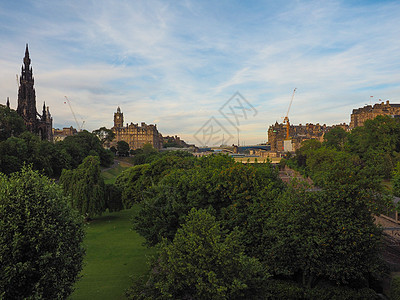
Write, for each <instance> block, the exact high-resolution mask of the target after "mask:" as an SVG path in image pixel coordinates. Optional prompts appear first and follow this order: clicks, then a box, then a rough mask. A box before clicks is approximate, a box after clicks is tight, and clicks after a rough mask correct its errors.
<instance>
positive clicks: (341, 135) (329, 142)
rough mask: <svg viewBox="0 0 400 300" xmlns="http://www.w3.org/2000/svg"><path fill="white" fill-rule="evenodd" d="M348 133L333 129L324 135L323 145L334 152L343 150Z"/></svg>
mask: <svg viewBox="0 0 400 300" xmlns="http://www.w3.org/2000/svg"><path fill="white" fill-rule="evenodd" d="M348 136H349V133H347V132H346V131H345V130H344V129H343V128H341V127H334V128H332V129H331V130H330V131H329V132H327V133H326V134H325V135H324V143H323V144H324V145H325V146H327V147H328V148H333V149H335V150H338V151H341V150H344V148H345V145H346V143H347V139H348Z"/></svg>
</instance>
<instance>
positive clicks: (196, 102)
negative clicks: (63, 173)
mask: <svg viewBox="0 0 400 300" xmlns="http://www.w3.org/2000/svg"><path fill="white" fill-rule="evenodd" d="M0 40H1V43H0V103H5V102H6V100H7V97H10V102H11V107H12V108H16V106H17V93H18V91H17V89H18V87H17V80H16V75H20V72H21V65H22V60H23V56H24V54H25V45H26V43H28V44H29V52H30V58H31V60H32V68H33V73H34V77H35V89H36V101H37V109H38V111H39V112H41V107H42V105H43V101H45V102H46V105H47V106H49V107H50V112H51V114H52V117H53V127H55V128H62V127H69V126H71V125H72V126H74V127H77V125H76V123H75V121H74V118H73V115H72V113H71V110H70V108H69V107H68V104H66V103H65V102H66V101H65V98H64V96H67V97H68V99H69V100H70V103H71V106H72V109H73V111H74V112H75V115H76V117H77V119H78V123H79V124H80V125H81V124H82V123H84V125H83V128H84V129H86V130H89V131H92V130H94V129H97V128H100V127H102V126H105V127H107V128H111V127H112V126H113V114H114V112H116V109H117V107H118V106H119V107H120V108H121V111H122V112H123V113H124V121H125V123H131V122H133V123H139V124H140V123H141V122H145V123H147V124H157V128H158V130H159V131H160V132H161V133H162V134H163V135H164V136H165V135H178V136H180V137H181V138H183V139H184V140H185V141H186V142H188V143H195V144H196V145H201V144H208V145H210V144H212V143H216V142H217V140H218V139H220V138H221V133H222V139H223V142H224V143H226V144H230V143H236V144H237V143H238V140H239V143H240V144H241V145H250V144H258V143H263V142H266V141H267V130H268V127H269V126H270V125H272V124H274V123H275V122H279V123H281V122H282V121H283V118H284V117H285V116H286V114H287V111H288V107H289V104H290V102H291V99H292V96H293V91H294V89H295V88H296V92H295V94H294V96H293V103H292V105H291V107H290V111H289V114H288V116H289V120H290V123H291V124H306V123H314V124H315V123H320V124H327V125H333V124H339V123H344V122H345V123H349V122H350V114H351V112H352V110H353V109H354V108H359V107H363V106H364V105H366V104H370V103H372V104H373V103H377V102H380V101H386V100H389V101H390V102H391V103H400V1H397V0H396V1H384V0H381V1H368V0H364V1H351V0H343V1H301V0H298V1H295V0H294V1H268V0H266V1H224V0H222V1H207V0H205V1H191V0H186V1H155V0H146V1H139V0H135V1H128V0H126V1H123V0H121V1H117V0H114V1H106V0H96V1H95V0H92V1H90V0H79V1H75V0H58V1H53V0H35V1H27V0H20V1H11V0H0ZM371 96H373V97H371ZM213 132H214V136H212V135H213ZM217 135H218V136H219V138H217ZM218 142H220V141H219V140H218Z"/></svg>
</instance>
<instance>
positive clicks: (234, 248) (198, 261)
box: [127, 209, 269, 299]
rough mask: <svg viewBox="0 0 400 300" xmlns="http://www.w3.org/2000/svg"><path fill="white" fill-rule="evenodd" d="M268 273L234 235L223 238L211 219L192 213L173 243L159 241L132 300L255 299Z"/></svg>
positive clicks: (235, 233) (192, 211) (134, 290)
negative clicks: (156, 254)
mask: <svg viewBox="0 0 400 300" xmlns="http://www.w3.org/2000/svg"><path fill="white" fill-rule="evenodd" d="M268 276H269V275H268V273H267V272H266V270H265V269H264V268H263V267H262V265H261V264H260V263H259V262H258V261H257V259H254V258H250V257H248V256H246V255H245V254H244V247H243V246H242V245H241V243H240V241H239V239H238V233H237V231H232V232H231V233H229V234H225V233H224V231H223V230H222V229H221V226H220V224H219V223H218V222H217V221H216V220H215V217H213V216H212V215H210V214H209V213H207V212H206V211H205V210H198V211H197V210H195V209H192V210H191V211H190V213H189V215H188V216H187V218H186V222H185V224H183V226H182V228H181V229H179V230H178V232H177V233H176V235H175V237H174V239H173V242H172V243H171V244H169V243H168V242H166V241H164V242H163V243H162V244H161V246H160V250H159V256H158V259H157V260H155V261H154V262H153V266H152V268H151V273H150V275H149V278H148V280H147V282H146V284H141V285H139V287H143V288H144V289H143V290H140V289H138V288H137V287H136V288H133V289H131V290H130V291H128V293H127V296H128V297H129V298H133V299H150V298H151V299H166V298H171V299H257V298H260V297H261V296H262V295H263V294H264V291H263V286H264V282H265V281H266V279H267V277H268Z"/></svg>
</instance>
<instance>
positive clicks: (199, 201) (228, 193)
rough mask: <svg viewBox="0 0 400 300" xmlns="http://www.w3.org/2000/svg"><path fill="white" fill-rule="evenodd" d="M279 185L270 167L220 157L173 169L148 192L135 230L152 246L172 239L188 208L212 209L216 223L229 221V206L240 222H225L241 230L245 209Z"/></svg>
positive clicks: (136, 220)
mask: <svg viewBox="0 0 400 300" xmlns="http://www.w3.org/2000/svg"><path fill="white" fill-rule="evenodd" d="M198 164H200V165H198ZM279 183H280V180H279V181H278V179H277V174H276V172H275V171H272V166H271V165H269V164H267V165H265V166H264V167H261V166H260V167H259V168H255V167H254V166H251V165H244V164H240V163H235V162H234V161H233V162H232V161H231V159H230V158H228V157H225V156H220V155H217V156H213V157H211V158H207V159H201V160H199V161H196V164H195V167H193V168H189V169H184V168H182V169H173V170H172V171H171V172H170V173H168V174H166V175H165V176H164V177H163V178H162V179H161V180H160V181H159V183H158V184H157V185H154V186H153V187H152V188H151V189H149V190H148V193H147V194H146V197H145V200H144V201H142V203H141V210H140V211H139V214H138V216H137V217H136V218H135V220H134V228H135V229H136V230H137V231H138V232H139V233H140V234H142V235H143V236H144V237H145V238H146V241H147V243H148V244H149V245H155V244H157V243H158V242H160V241H161V239H162V238H167V239H169V240H172V239H173V237H174V235H175V232H176V230H177V228H179V226H180V225H181V224H182V222H183V221H184V218H185V216H186V214H187V213H188V212H189V211H190V209H191V208H193V207H195V208H209V207H211V208H212V209H213V210H214V211H215V213H216V215H217V217H218V218H219V219H221V218H228V219H229V218H231V217H232V218H233V213H229V212H225V210H224V211H223V209H224V208H227V207H228V206H231V205H235V206H237V207H238V210H237V211H239V210H242V211H240V218H237V220H236V221H230V222H228V221H227V222H226V226H230V228H233V227H235V226H239V225H240V226H241V224H240V221H241V220H243V219H244V218H246V215H245V214H246V211H245V210H244V209H245V208H246V207H247V206H248V205H250V204H251V203H252V202H253V201H255V199H257V197H261V196H263V195H265V193H266V191H267V190H273V189H276V188H280V187H281V186H280V185H279ZM242 212H243V213H242ZM231 215H232V216H231Z"/></svg>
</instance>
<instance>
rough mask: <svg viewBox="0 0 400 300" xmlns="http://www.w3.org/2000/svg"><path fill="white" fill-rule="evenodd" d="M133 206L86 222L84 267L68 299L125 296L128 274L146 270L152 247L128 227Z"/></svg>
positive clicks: (128, 283)
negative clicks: (148, 246)
mask: <svg viewBox="0 0 400 300" xmlns="http://www.w3.org/2000/svg"><path fill="white" fill-rule="evenodd" d="M136 209H137V206H135V207H134V208H132V209H129V210H123V211H120V212H115V213H105V214H103V215H102V216H101V217H98V218H96V219H95V220H93V221H92V222H91V223H90V224H89V225H87V228H86V238H85V246H86V258H85V266H84V268H83V271H82V278H81V279H80V280H79V281H78V282H77V284H76V285H75V288H76V290H75V292H74V293H73V294H72V296H71V299H124V291H125V289H127V288H128V287H129V286H130V284H131V279H130V276H131V275H138V274H143V273H144V272H145V270H146V268H147V264H146V262H147V259H146V256H147V255H150V254H153V250H152V249H148V248H146V247H144V246H142V244H143V242H144V239H143V238H142V237H141V236H140V235H139V234H137V233H136V232H134V231H132V230H131V227H132V225H131V222H130V219H131V216H132V214H133V213H134V212H135V210H136Z"/></svg>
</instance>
